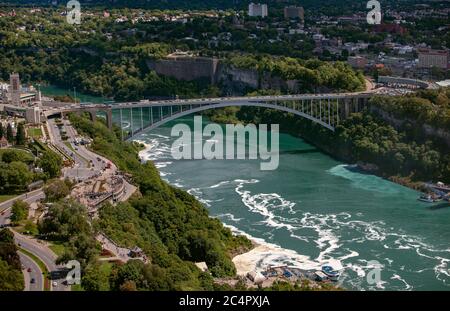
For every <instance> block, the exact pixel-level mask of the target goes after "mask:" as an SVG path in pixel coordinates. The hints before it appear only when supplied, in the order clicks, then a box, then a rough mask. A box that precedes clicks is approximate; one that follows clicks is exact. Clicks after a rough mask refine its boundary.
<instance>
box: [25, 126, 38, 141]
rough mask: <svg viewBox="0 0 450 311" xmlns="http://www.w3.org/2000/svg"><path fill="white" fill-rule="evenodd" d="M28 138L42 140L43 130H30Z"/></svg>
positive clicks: (31, 128) (34, 128) (35, 128)
mask: <svg viewBox="0 0 450 311" xmlns="http://www.w3.org/2000/svg"><path fill="white" fill-rule="evenodd" d="M27 133H28V136H30V137H33V138H41V137H42V130H41V128H40V127H30V128H28V131H27Z"/></svg>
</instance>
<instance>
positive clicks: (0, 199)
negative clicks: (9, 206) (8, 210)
mask: <svg viewBox="0 0 450 311" xmlns="http://www.w3.org/2000/svg"><path fill="white" fill-rule="evenodd" d="M16 196H17V194H0V203H2V202H5V201H8V200H10V199H12V198H15V197H16Z"/></svg>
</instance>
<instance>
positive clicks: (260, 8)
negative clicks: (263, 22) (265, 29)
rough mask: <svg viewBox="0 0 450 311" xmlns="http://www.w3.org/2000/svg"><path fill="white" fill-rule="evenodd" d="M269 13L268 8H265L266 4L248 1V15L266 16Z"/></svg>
mask: <svg viewBox="0 0 450 311" xmlns="http://www.w3.org/2000/svg"><path fill="white" fill-rule="evenodd" d="M268 14H269V10H268V8H267V4H261V3H258V4H256V3H253V2H252V3H250V4H249V5H248V15H249V16H260V17H263V18H264V17H266V16H267V15H268Z"/></svg>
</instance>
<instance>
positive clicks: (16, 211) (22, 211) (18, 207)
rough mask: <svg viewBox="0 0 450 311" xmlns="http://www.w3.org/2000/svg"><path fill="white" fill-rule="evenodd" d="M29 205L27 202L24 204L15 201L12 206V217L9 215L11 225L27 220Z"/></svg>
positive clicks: (20, 201)
mask: <svg viewBox="0 0 450 311" xmlns="http://www.w3.org/2000/svg"><path fill="white" fill-rule="evenodd" d="M29 207H30V206H29V205H28V203H27V202H24V201H22V200H16V201H14V203H13V206H12V209H11V211H12V215H11V221H12V222H13V223H18V222H19V221H21V220H24V219H27V217H28V209H29Z"/></svg>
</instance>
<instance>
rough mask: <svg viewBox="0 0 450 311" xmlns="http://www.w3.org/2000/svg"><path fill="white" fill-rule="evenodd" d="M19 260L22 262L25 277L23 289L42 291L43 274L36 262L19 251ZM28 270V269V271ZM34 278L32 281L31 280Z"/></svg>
mask: <svg viewBox="0 0 450 311" xmlns="http://www.w3.org/2000/svg"><path fill="white" fill-rule="evenodd" d="M19 256H20V262H21V263H22V266H23V270H22V272H23V273H24V278H25V291H43V290H44V275H43V272H42V270H41V268H39V266H38V264H37V263H36V262H35V261H34V260H33V259H31V258H30V257H29V256H28V255H26V254H24V253H22V252H20V251H19ZM28 270H30V271H28ZM33 279H34V282H31V280H33Z"/></svg>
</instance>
